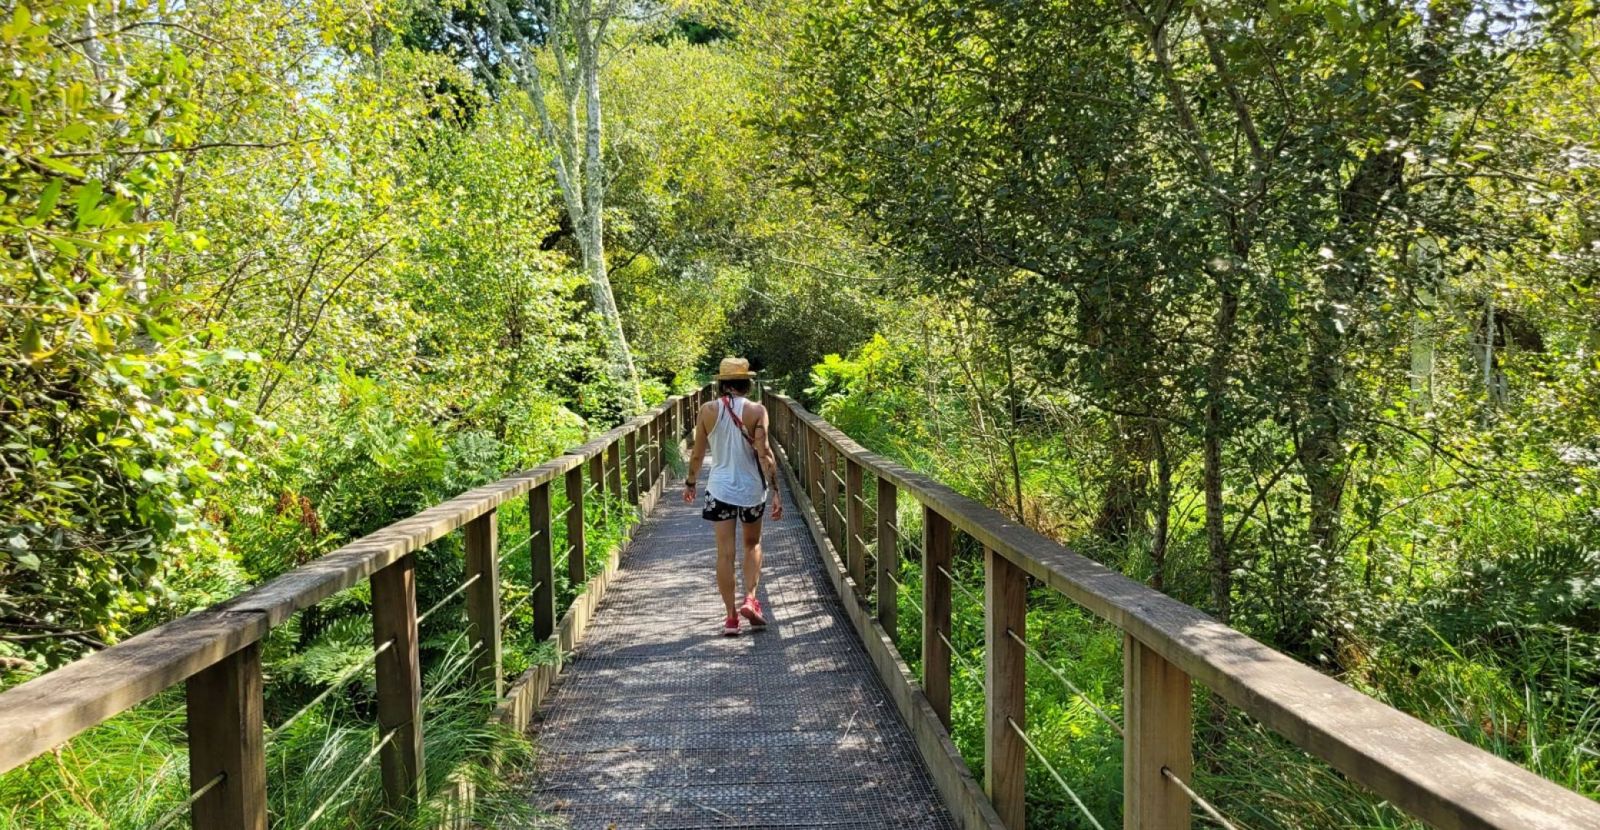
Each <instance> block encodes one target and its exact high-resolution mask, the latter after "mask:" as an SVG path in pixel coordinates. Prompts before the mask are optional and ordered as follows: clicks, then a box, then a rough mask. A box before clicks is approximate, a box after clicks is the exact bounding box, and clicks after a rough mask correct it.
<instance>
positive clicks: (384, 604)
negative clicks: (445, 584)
mask: <svg viewBox="0 0 1600 830" xmlns="http://www.w3.org/2000/svg"><path fill="white" fill-rule="evenodd" d="M416 564H417V557H416V554H407V555H406V556H404V557H402V558H401V559H400V560H399V561H397V562H395V563H393V564H391V565H390V566H389V567H387V568H384V569H383V570H381V571H378V572H377V573H375V574H373V575H372V578H371V586H372V640H373V647H374V648H380V649H383V651H382V652H380V653H379V654H378V657H377V660H376V661H375V662H374V664H373V666H374V671H375V672H376V675H377V686H378V703H377V708H378V732H379V734H380V735H386V734H388V733H389V732H390V731H391V730H392V731H393V732H394V737H393V738H392V739H390V741H389V743H388V744H386V745H385V746H384V747H383V749H382V750H380V751H379V755H378V763H379V766H380V768H381V774H382V777H383V794H384V799H385V800H386V801H387V802H388V804H389V806H390V807H391V808H393V809H396V810H403V809H405V808H406V807H407V806H408V805H411V804H414V803H416V801H417V799H418V798H419V796H420V795H421V794H422V788H423V783H422V782H423V766H422V765H423V756H422V660H421V657H420V656H419V653H418V637H417V582H416ZM386 644H388V646H387V648H385V645H386ZM196 826H206V825H196Z"/></svg>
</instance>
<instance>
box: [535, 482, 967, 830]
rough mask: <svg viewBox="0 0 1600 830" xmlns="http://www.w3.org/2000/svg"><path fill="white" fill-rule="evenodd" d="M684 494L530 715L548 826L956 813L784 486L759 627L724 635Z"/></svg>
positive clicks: (724, 823)
mask: <svg viewBox="0 0 1600 830" xmlns="http://www.w3.org/2000/svg"><path fill="white" fill-rule="evenodd" d="M681 492H682V490H681V488H679V487H669V488H667V491H666V497H665V498H664V499H663V500H662V503H661V504H660V505H659V506H658V507H657V508H656V509H655V511H654V513H653V514H652V515H651V516H650V517H649V518H647V519H646V520H645V522H644V524H643V525H641V526H640V528H639V529H638V532H637V534H636V536H635V540H634V543H633V545H632V546H631V547H630V549H629V551H628V553H627V554H626V555H625V557H624V559H623V563H622V570H621V571H619V572H618V574H617V577H616V579H615V581H614V582H613V583H612V584H611V587H610V588H609V589H608V591H607V594H606V596H605V599H604V600H603V601H602V602H601V603H600V606H599V610H598V612H597V614H596V616H595V619H594V621H593V622H592V623H591V624H590V628H589V630H588V633H587V635H586V636H585V638H584V640H583V642H582V644H581V645H580V646H579V647H578V650H577V654H576V656H575V659H573V660H572V661H571V662H570V663H569V664H568V665H567V667H566V669H565V670H564V671H563V673H562V676H561V679H560V680H558V681H557V684H556V686H555V688H554V689H553V691H552V693H551V696H550V697H549V698H548V699H547V700H546V702H545V704H544V705H543V707H542V708H541V711H540V716H539V717H538V718H537V720H536V721H535V724H534V726H533V729H534V737H535V740H536V741H537V743H538V746H539V761H538V763H537V767H536V774H535V776H534V781H533V787H534V789H533V792H532V794H531V797H532V799H533V800H534V803H535V805H536V806H538V807H540V808H541V809H543V810H544V811H546V812H547V813H548V814H549V816H550V818H549V819H547V820H546V823H545V824H544V825H542V826H549V827H571V828H612V827H615V828H621V829H622V830H629V829H631V828H662V830H665V828H699V827H707V828H711V827H715V828H727V827H748V828H757V827H771V828H804V827H819V828H820V827H829V828H868V827H907V828H949V827H954V824H953V822H952V819H951V817H950V814H949V813H948V812H947V811H946V809H945V807H944V805H943V803H942V802H941V801H940V799H939V796H938V794H937V793H936V792H935V791H934V789H933V783H932V781H931V780H930V779H929V777H928V773H927V771H926V770H925V769H924V768H923V767H922V763H921V760H920V759H919V757H918V755H917V751H916V747H915V745H914V744H913V743H912V739H911V735H910V733H909V732H908V731H907V729H906V727H905V725H904V724H903V723H902V722H901V721H900V719H899V716H898V715H897V714H896V713H895V711H894V704H893V703H892V702H891V701H890V700H889V698H888V694H887V692H886V691H885V690H884V688H883V686H882V684H881V683H880V682H879V681H878V678H877V676H876V675H875V674H874V673H873V670H872V666H871V664H870V663H869V662H868V658H867V655H866V653H865V651H863V649H862V646H861V644H860V642H858V641H857V639H856V635H855V632H854V630H853V629H852V628H851V627H850V623H849V621H848V619H847V618H846V617H845V615H844V610H843V608H842V607H841V605H840V603H839V599H838V597H837V596H835V595H834V592H833V588H832V586H831V585H830V584H829V583H828V580H827V577H826V575H825V574H824V573H823V570H822V564H821V560H820V559H819V558H818V554H817V549H816V545H815V543H814V542H813V541H812V539H811V536H810V535H809V534H808V533H807V532H806V526H805V521H804V519H801V518H800V517H799V516H798V515H797V511H796V510H795V508H794V503H793V501H792V500H788V499H786V507H787V509H788V511H789V512H788V514H787V515H786V516H785V517H784V519H783V521H781V522H776V523H775V522H772V521H771V520H770V519H769V520H768V521H767V522H765V533H764V534H763V538H762V548H763V551H764V555H765V566H764V568H763V573H762V582H761V586H760V590H759V595H760V597H761V601H762V604H763V605H764V606H765V608H766V611H767V617H768V621H769V625H768V626H767V628H766V629H765V630H762V631H756V632H752V631H751V630H750V629H749V627H748V626H745V627H744V628H743V630H742V631H741V633H740V635H739V636H738V637H724V636H722V634H721V632H720V630H719V628H720V625H721V621H722V616H723V611H722V601H721V599H720V598H719V597H718V594H717V590H716V583H715V579H714V570H713V567H714V564H715V559H716V549H715V545H714V543H713V541H712V536H711V526H710V525H709V524H708V523H706V522H704V521H703V520H701V519H700V516H699V505H698V503H697V504H696V505H695V506H693V507H691V506H687V505H685V504H683V503H682V501H681V499H680V498H679V496H680V494H681ZM741 584H742V583H741ZM741 590H742V589H741Z"/></svg>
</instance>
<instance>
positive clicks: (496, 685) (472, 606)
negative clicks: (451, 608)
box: [466, 510, 505, 700]
mask: <svg viewBox="0 0 1600 830" xmlns="http://www.w3.org/2000/svg"><path fill="white" fill-rule="evenodd" d="M498 513H499V511H498V510H490V511H489V512H487V513H485V514H483V515H482V516H479V517H478V518H476V519H473V520H472V521H470V522H467V527H466V537H467V574H466V578H467V579H472V578H473V577H477V578H478V579H477V580H476V581H474V582H473V583H472V584H471V585H468V586H467V594H466V597H467V644H468V647H469V648H472V649H473V654H472V666H473V673H474V674H475V675H476V676H477V678H478V682H480V683H483V684H485V685H487V686H489V687H491V688H493V689H494V696H495V699H497V700H498V699H499V698H500V695H501V694H503V693H504V692H505V681H504V679H503V678H502V677H501V671H500V665H501V656H500V566H499V563H498V562H496V559H497V557H498V556H499V553H498V551H499V547H500V546H499V536H500V531H499V527H500V524H499V522H498V521H497V519H496V514H498Z"/></svg>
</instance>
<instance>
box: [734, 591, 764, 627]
mask: <svg viewBox="0 0 1600 830" xmlns="http://www.w3.org/2000/svg"><path fill="white" fill-rule="evenodd" d="M739 613H740V614H741V615H743V616H744V618H745V619H747V620H749V621H750V626H751V627H752V628H765V627H766V626H767V618H766V617H763V616H761V600H759V599H756V598H755V597H745V598H744V604H743V605H741V606H739Z"/></svg>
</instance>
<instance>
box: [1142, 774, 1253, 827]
mask: <svg viewBox="0 0 1600 830" xmlns="http://www.w3.org/2000/svg"><path fill="white" fill-rule="evenodd" d="M1161 777H1163V778H1165V779H1167V780H1168V781H1171V782H1172V783H1173V784H1176V785H1177V786H1178V789H1180V790H1182V791H1183V794H1184V795H1186V796H1188V797H1189V800H1190V801H1192V802H1194V805H1195V806H1196V807H1199V808H1200V811H1201V812H1203V813H1205V814H1206V817H1207V818H1209V819H1211V820H1212V821H1214V822H1216V823H1217V824H1218V825H1219V826H1221V827H1222V828H1223V830H1239V828H1237V827H1235V826H1233V822H1231V821H1228V820H1227V819H1226V818H1224V817H1223V815H1222V813H1221V812H1219V811H1218V810H1217V808H1216V807H1213V806H1212V805H1211V802H1209V801H1207V800H1205V799H1204V798H1202V797H1201V796H1200V794H1199V793H1197V792H1195V791H1194V790H1192V789H1189V785H1188V784H1186V783H1184V780H1183V779H1182V778H1180V777H1178V774H1177V773H1175V772H1173V771H1172V769H1171V768H1170V767H1162V768H1161Z"/></svg>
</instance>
